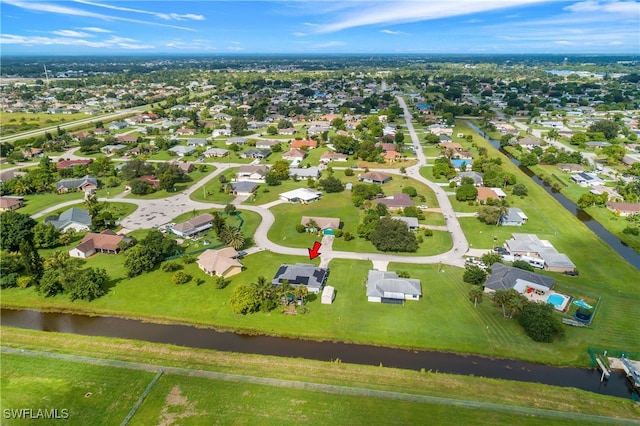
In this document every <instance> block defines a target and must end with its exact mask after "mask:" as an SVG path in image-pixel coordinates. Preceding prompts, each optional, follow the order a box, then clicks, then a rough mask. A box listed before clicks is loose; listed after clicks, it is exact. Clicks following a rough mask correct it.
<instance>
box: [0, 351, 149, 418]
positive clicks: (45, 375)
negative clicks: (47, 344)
mask: <svg viewBox="0 0 640 426" xmlns="http://www.w3.org/2000/svg"><path fill="white" fill-rule="evenodd" d="M0 377H1V378H2V384H1V385H0V388H1V389H2V409H3V410H7V409H9V410H11V409H22V408H27V409H32V410H33V412H32V415H34V416H35V415H37V411H38V410H39V409H42V410H45V409H46V410H52V409H57V415H58V416H62V415H63V411H62V410H63V409H66V410H68V416H69V417H68V419H66V420H48V421H49V422H52V421H53V422H64V423H65V424H71V425H96V426H98V425H104V424H119V423H120V422H121V421H122V420H124V418H125V417H126V415H127V414H128V413H129V411H130V410H131V408H132V407H133V406H134V404H135V402H136V401H137V400H138V398H139V397H140V395H141V394H142V393H143V392H144V390H145V388H146V387H147V385H148V384H149V383H150V382H151V380H152V379H153V377H154V373H149V372H145V371H136V370H130V369H123V368H116V367H107V366H99V365H90V364H84V363H80V362H67V361H63V360H58V359H51V358H46V357H32V356H23V355H14V354H3V355H2V373H1V374H0ZM3 413H6V412H4V411H3ZM29 421H31V422H33V421H34V420H28V419H27V420H24V419H23V420H17V419H6V417H3V422H2V423H3V424H26V422H29ZM40 421H41V422H43V423H46V422H47V420H42V419H40ZM5 422H6V423H5Z"/></svg>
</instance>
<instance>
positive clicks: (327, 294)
mask: <svg viewBox="0 0 640 426" xmlns="http://www.w3.org/2000/svg"><path fill="white" fill-rule="evenodd" d="M335 297H336V289H335V288H333V287H332V286H330V285H328V286H325V287H324V290H322V298H321V299H320V300H321V303H322V304H323V305H331V304H332V303H333V299H335Z"/></svg>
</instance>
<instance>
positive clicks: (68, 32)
mask: <svg viewBox="0 0 640 426" xmlns="http://www.w3.org/2000/svg"><path fill="white" fill-rule="evenodd" d="M51 34H55V35H59V36H63V37H93V34H89V33H83V32H82V31H73V30H57V31H51Z"/></svg>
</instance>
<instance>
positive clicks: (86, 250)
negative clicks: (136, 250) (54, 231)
mask: <svg viewBox="0 0 640 426" xmlns="http://www.w3.org/2000/svg"><path fill="white" fill-rule="evenodd" d="M127 239H128V237H125V236H124V235H117V234H116V233H115V232H113V231H109V230H106V231H103V232H101V233H99V234H96V233H93V232H89V233H87V234H86V235H85V236H84V238H83V239H82V241H81V242H80V244H78V245H77V246H75V247H74V248H72V249H71V250H69V256H71V257H77V258H80V259H86V258H88V257H89V256H91V255H93V254H95V253H109V254H117V253H118V252H119V251H120V250H121V248H120V243H121V242H122V241H126V240H127Z"/></svg>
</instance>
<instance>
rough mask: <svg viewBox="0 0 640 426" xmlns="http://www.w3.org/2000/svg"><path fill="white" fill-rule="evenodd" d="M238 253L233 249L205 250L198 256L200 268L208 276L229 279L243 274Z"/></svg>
mask: <svg viewBox="0 0 640 426" xmlns="http://www.w3.org/2000/svg"><path fill="white" fill-rule="evenodd" d="M237 257H238V252H237V251H236V250H235V249H234V248H233V247H225V248H223V249H220V250H211V249H209V250H205V251H204V252H203V253H202V254H201V255H200V256H198V261H197V262H198V266H199V267H200V269H202V270H203V271H204V272H205V273H206V274H207V275H212V276H213V275H215V276H218V277H224V278H228V277H231V276H233V275H236V274H239V273H240V272H242V264H241V263H240V262H239V261H238V259H237Z"/></svg>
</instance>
